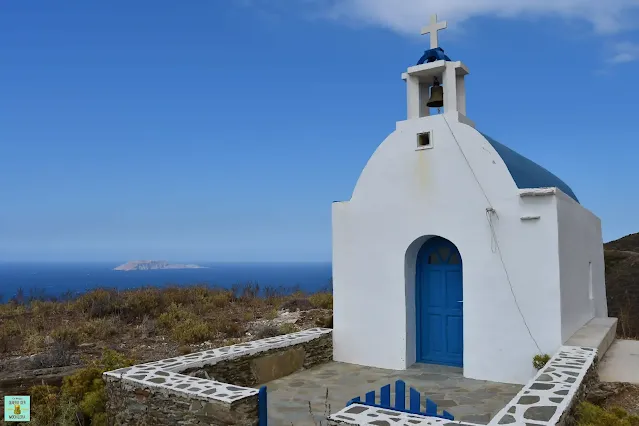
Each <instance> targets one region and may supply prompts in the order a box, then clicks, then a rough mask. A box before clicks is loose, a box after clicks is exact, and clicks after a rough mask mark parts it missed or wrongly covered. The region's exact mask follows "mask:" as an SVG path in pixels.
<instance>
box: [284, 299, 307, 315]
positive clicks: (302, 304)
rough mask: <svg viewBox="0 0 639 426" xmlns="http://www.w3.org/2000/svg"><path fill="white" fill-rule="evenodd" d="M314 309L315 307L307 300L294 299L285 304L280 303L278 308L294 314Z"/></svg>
mask: <svg viewBox="0 0 639 426" xmlns="http://www.w3.org/2000/svg"><path fill="white" fill-rule="evenodd" d="M314 307H315V305H314V304H313V302H311V301H310V300H308V299H299V298H295V299H290V300H287V301H286V302H284V303H282V305H281V306H280V309H285V310H287V311H289V312H295V311H310V310H311V309H313V308H314Z"/></svg>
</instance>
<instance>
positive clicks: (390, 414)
mask: <svg viewBox="0 0 639 426" xmlns="http://www.w3.org/2000/svg"><path fill="white" fill-rule="evenodd" d="M596 356H597V349H595V348H587V347H579V346H562V347H561V348H559V350H558V351H557V353H556V354H555V355H554V356H553V357H552V358H551V359H550V361H548V363H547V364H546V365H545V366H544V367H543V368H542V369H541V370H540V371H539V372H538V373H537V374H536V375H535V377H533V378H532V380H530V381H529V382H528V384H526V386H524V387H523V388H522V389H521V391H519V393H518V394H517V395H515V397H514V398H513V399H512V400H511V401H510V402H509V403H508V404H506V406H505V407H504V408H503V409H502V410H501V411H500V412H499V413H497V415H496V416H495V417H494V418H493V419H492V420H491V421H490V423H489V424H488V425H489V426H497V425H512V426H522V425H539V426H542V425H543V426H551V425H555V424H557V422H558V421H559V419H560V418H561V416H562V415H563V414H564V413H565V411H566V410H567V409H569V408H570V404H571V403H572V400H573V398H574V396H575V393H576V392H577V390H578V389H579V387H580V386H581V383H582V382H583V380H584V377H585V375H586V373H587V372H588V370H589V369H590V367H591V366H592V365H593V363H594V362H595V358H596ZM522 398H523V399H522ZM531 408H532V409H533V412H534V411H535V410H536V411H537V412H538V413H543V412H545V413H546V414H548V413H550V412H551V411H552V415H550V416H548V417H549V418H548V420H534V419H529V418H524V414H525V413H526V412H527V410H529V409H531ZM451 411H454V409H451ZM453 414H454V413H453ZM329 418H330V420H332V421H335V422H337V423H341V424H346V425H370V424H371V422H374V421H379V420H383V421H387V422H388V423H389V424H393V425H395V424H396V425H402V426H413V425H414V426H420V425H447V424H459V425H470V426H472V425H473V423H465V422H462V421H457V420H454V421H451V420H446V419H440V418H437V417H429V416H422V415H417V414H406V413H402V412H399V411H395V410H389V409H383V408H375V407H369V406H366V405H361V404H352V405H349V406H348V407H346V408H344V409H342V410H340V411H338V412H337V413H335V414H332V415H331V416H330V417H329Z"/></svg>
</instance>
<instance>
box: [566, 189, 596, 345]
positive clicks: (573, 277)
mask: <svg viewBox="0 0 639 426" xmlns="http://www.w3.org/2000/svg"><path fill="white" fill-rule="evenodd" d="M557 200H558V203H557V215H558V216H557V217H558V227H559V234H558V238H559V241H558V245H559V267H560V282H561V334H562V339H563V341H564V342H565V341H566V340H568V339H569V338H570V337H571V336H572V335H573V334H574V333H575V332H576V331H577V330H579V328H581V327H582V326H583V325H584V324H586V323H587V322H588V321H590V320H591V319H592V318H594V317H607V316H608V308H607V302H606V285H605V277H604V276H605V270H604V268H605V267H604V258H603V240H602V233H601V220H600V219H599V218H598V217H597V216H595V215H594V214H592V213H591V212H590V211H589V210H587V209H586V208H584V207H583V206H582V205H581V204H579V203H577V202H575V201H574V200H573V199H571V198H570V197H568V196H566V195H565V194H563V193H558V195H557ZM589 263H592V266H591V267H589ZM590 268H592V278H591V271H590ZM591 279H592V295H591V294H590V292H591V291H590V285H591V284H590V281H591Z"/></svg>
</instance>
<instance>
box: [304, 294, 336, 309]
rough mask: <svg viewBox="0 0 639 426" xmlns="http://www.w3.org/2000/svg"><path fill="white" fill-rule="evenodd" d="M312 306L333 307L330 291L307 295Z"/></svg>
mask: <svg viewBox="0 0 639 426" xmlns="http://www.w3.org/2000/svg"><path fill="white" fill-rule="evenodd" d="M309 300H310V301H311V303H312V304H313V306H315V307H317V308H321V309H333V295H332V294H331V293H315V294H312V295H311V297H309Z"/></svg>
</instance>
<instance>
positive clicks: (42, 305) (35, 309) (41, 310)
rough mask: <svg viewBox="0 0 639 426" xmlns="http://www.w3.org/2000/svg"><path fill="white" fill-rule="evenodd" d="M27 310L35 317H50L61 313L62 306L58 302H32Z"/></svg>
mask: <svg viewBox="0 0 639 426" xmlns="http://www.w3.org/2000/svg"><path fill="white" fill-rule="evenodd" d="M29 310H30V311H31V312H32V313H33V314H34V315H35V316H41V317H45V318H46V317H52V316H54V315H58V314H59V313H61V312H62V310H63V306H62V305H61V304H60V303H58V302H53V301H50V300H48V301H43V300H34V301H33V302H31V303H30V305H29Z"/></svg>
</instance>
